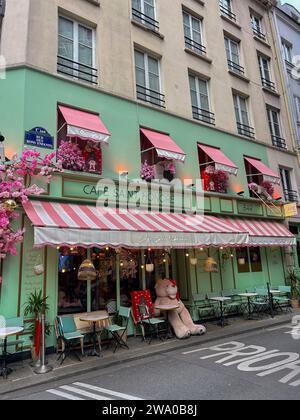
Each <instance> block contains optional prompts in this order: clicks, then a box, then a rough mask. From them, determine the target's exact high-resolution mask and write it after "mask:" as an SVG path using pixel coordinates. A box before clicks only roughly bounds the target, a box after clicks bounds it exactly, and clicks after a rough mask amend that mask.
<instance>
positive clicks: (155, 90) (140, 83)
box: [134, 50, 165, 107]
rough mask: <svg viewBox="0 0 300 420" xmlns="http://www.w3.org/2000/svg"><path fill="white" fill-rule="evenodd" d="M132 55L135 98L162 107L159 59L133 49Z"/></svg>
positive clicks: (163, 102) (163, 98) (163, 101)
mask: <svg viewBox="0 0 300 420" xmlns="http://www.w3.org/2000/svg"><path fill="white" fill-rule="evenodd" d="M134 55H135V74H136V91H137V98H138V99H141V100H142V101H145V102H150V103H152V104H154V105H158V106H161V107H164V104H165V97H164V95H163V94H162V93H161V79H160V62H159V60H158V59H157V58H155V57H153V56H151V55H149V54H147V53H145V52H143V51H139V50H135V51H134Z"/></svg>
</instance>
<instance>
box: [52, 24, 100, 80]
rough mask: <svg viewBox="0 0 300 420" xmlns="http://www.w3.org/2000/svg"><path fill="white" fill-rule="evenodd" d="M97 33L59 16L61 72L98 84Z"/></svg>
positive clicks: (59, 69)
mask: <svg viewBox="0 0 300 420" xmlns="http://www.w3.org/2000/svg"><path fill="white" fill-rule="evenodd" d="M94 39H95V33H94V29H92V28H88V27H87V26H85V25H82V24H81V23H79V22H76V21H74V20H71V19H69V18H66V17H63V16H59V18H58V62H57V65H58V67H57V70H58V72H59V73H61V74H65V75H67V76H71V77H73V78H76V79H79V80H82V81H85V82H89V83H93V84H97V78H98V75H97V69H95V68H94V67H95V41H94Z"/></svg>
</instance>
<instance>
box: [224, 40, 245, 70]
mask: <svg viewBox="0 0 300 420" xmlns="http://www.w3.org/2000/svg"><path fill="white" fill-rule="evenodd" d="M224 40H225V49H226V55H227V61H228V67H229V70H230V71H233V72H234V73H237V74H241V75H243V74H244V73H245V70H244V67H242V66H241V60H240V44H239V43H238V42H236V41H234V40H233V39H231V38H228V37H225V38H224Z"/></svg>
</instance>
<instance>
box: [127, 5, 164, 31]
mask: <svg viewBox="0 0 300 420" xmlns="http://www.w3.org/2000/svg"><path fill="white" fill-rule="evenodd" d="M132 17H133V19H134V20H136V21H137V22H140V23H142V24H143V25H145V26H147V27H148V28H149V29H151V30H153V31H159V23H158V22H157V20H156V10H155V0H132Z"/></svg>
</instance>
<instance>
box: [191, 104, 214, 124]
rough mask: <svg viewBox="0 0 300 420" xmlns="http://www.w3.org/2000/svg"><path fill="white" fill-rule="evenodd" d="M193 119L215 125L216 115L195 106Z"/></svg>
mask: <svg viewBox="0 0 300 420" xmlns="http://www.w3.org/2000/svg"><path fill="white" fill-rule="evenodd" d="M192 108H193V117H194V118H195V120H199V121H203V122H206V123H207V124H211V125H215V123H216V119H215V114H214V113H212V112H210V111H207V110H206V109H201V108H198V107H196V106H193V107H192Z"/></svg>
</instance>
